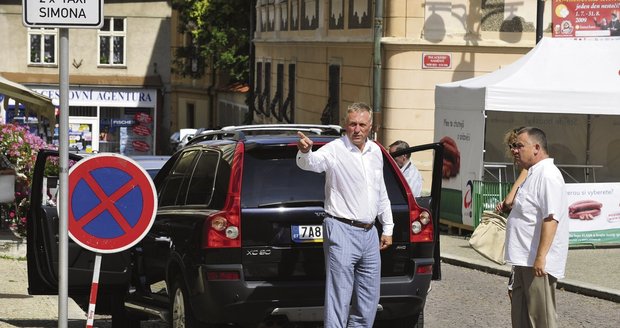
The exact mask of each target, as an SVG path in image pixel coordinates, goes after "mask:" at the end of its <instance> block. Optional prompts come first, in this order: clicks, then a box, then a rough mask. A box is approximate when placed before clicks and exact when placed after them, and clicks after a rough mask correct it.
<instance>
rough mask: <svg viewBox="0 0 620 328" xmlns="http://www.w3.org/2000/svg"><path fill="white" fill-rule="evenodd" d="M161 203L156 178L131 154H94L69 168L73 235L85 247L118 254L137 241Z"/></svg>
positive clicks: (148, 225)
mask: <svg viewBox="0 0 620 328" xmlns="http://www.w3.org/2000/svg"><path fill="white" fill-rule="evenodd" d="M156 208H157V196H156V193H155V187H154V186H153V182H152V181H151V179H150V177H149V176H148V174H147V173H146V171H145V170H144V169H143V168H142V167H140V166H139V165H138V164H137V163H135V162H134V161H133V160H131V159H130V158H128V157H125V156H122V155H118V154H100V155H95V156H92V157H89V158H87V159H84V160H81V161H79V162H78V163H76V164H75V165H74V166H73V167H71V170H70V171H69V222H68V225H69V236H70V237H71V238H72V239H73V240H74V241H75V242H76V243H78V244H79V245H81V246H82V247H84V248H86V249H89V250H91V251H94V252H99V253H116V252H120V251H123V250H125V249H127V248H129V247H131V246H133V245H135V244H136V243H138V242H139V241H140V240H141V239H142V238H143V237H144V236H145V235H146V233H147V232H148V231H149V229H150V228H151V225H152V224H153V219H154V218H155V211H156Z"/></svg>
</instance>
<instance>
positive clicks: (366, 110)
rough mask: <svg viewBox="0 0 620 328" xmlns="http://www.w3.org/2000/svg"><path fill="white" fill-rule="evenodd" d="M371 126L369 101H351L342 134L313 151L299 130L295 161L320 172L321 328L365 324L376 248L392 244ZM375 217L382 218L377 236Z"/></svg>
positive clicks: (371, 312)
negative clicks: (322, 183)
mask: <svg viewBox="0 0 620 328" xmlns="http://www.w3.org/2000/svg"><path fill="white" fill-rule="evenodd" d="M371 128H372V110H371V109H370V107H369V106H368V105H366V104H364V103H354V104H352V105H351V106H349V108H348V110H347V116H346V119H345V129H346V135H345V136H343V137H341V138H339V139H336V140H334V141H331V142H329V143H327V144H326V145H324V146H323V147H321V148H319V149H318V150H317V151H312V145H313V142H312V140H310V138H308V137H306V136H305V135H304V134H303V133H301V132H298V135H299V141H298V143H297V147H298V149H299V151H298V152H297V166H299V167H300V168H301V169H303V170H307V171H312V172H317V173H320V172H325V205H324V207H325V212H326V214H327V216H326V218H325V220H324V221H323V250H324V253H325V266H326V281H325V318H324V320H325V324H324V327H325V328H344V327H347V326H348V327H367V328H370V327H372V325H373V322H374V319H375V315H376V311H377V305H378V304H379V288H380V284H381V257H380V254H379V250H384V249H387V248H388V247H389V246H390V245H391V244H392V232H393V229H394V223H393V219H392V210H391V204H390V200H389V198H388V194H387V190H386V187H385V181H384V180H383V155H382V152H381V149H380V146H378V145H377V144H376V143H375V142H373V141H370V140H368V134H369V133H370V130H371ZM300 188H303V187H302V186H300ZM375 218H378V219H379V221H380V222H381V224H382V228H383V232H382V235H381V239H379V237H378V233H377V230H376V227H375V224H374V222H375Z"/></svg>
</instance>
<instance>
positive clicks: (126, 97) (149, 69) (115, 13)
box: [0, 0, 211, 155]
mask: <svg viewBox="0 0 620 328" xmlns="http://www.w3.org/2000/svg"><path fill="white" fill-rule="evenodd" d="M103 15H104V24H103V27H101V28H99V29H73V28H71V29H68V31H69V32H68V34H69V51H68V52H69V58H68V61H69V67H68V69H69V127H68V128H69V139H70V140H69V142H70V146H71V147H72V148H73V149H75V150H79V151H84V152H117V153H121V154H126V155H146V154H162V153H167V152H169V151H170V150H169V137H170V135H171V134H172V132H174V131H176V130H177V129H179V128H183V127H187V126H192V125H193V126H197V127H198V126H206V125H208V124H210V122H209V120H210V119H211V115H210V114H209V113H210V100H209V99H210V96H209V95H208V93H207V92H206V90H207V84H206V82H205V81H209V76H208V75H207V76H206V77H204V78H199V79H198V78H194V79H192V78H185V77H182V76H180V75H177V74H175V73H174V66H173V57H174V55H175V49H176V48H177V47H179V46H182V45H183V44H184V42H185V38H184V36H183V35H180V34H179V33H178V32H177V31H178V29H177V24H178V23H177V20H176V16H175V12H174V11H173V10H172V7H171V2H170V0H141V1H140V0H130V1H120V0H106V1H105V2H104V8H103ZM0 29H1V30H2V31H6V32H5V33H4V37H3V38H0V58H3V59H5V60H2V61H0V74H1V75H2V76H4V77H5V78H7V79H9V80H11V81H14V82H18V83H21V84H23V85H25V86H27V87H29V88H31V89H32V90H34V91H36V92H38V93H40V94H42V95H44V96H47V97H49V98H51V99H52V100H53V101H55V102H57V101H58V98H59V63H60V53H59V43H60V35H59V29H55V28H29V27H25V26H24V25H23V24H22V1H20V0H8V1H3V3H2V4H0ZM3 107H6V108H3V109H4V111H5V114H4V117H3V119H4V121H5V122H13V121H14V120H15V119H16V118H21V117H26V121H28V119H27V117H28V113H23V112H20V110H19V108H20V106H19V104H14V103H7V106H3ZM54 130H56V132H54ZM57 132H58V131H57V129H53V128H50V129H48V130H46V132H45V134H47V135H46V137H48V140H51V141H52V142H57V138H56V137H57Z"/></svg>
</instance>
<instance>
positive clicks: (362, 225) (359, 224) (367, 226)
mask: <svg viewBox="0 0 620 328" xmlns="http://www.w3.org/2000/svg"><path fill="white" fill-rule="evenodd" d="M330 217H331V218H333V219H335V220H338V221H340V222H342V223H346V224H348V225H352V226H354V227H358V228H364V229H366V230H370V228H372V227H373V226H374V225H375V224H374V223H363V222H360V221H355V220H349V219H345V218H339V217H337V216H330Z"/></svg>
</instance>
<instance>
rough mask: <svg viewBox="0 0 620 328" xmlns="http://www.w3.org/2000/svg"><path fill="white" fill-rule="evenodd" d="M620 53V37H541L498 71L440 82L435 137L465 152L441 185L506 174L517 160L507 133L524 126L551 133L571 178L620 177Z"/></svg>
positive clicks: (554, 152) (553, 149)
mask: <svg viewBox="0 0 620 328" xmlns="http://www.w3.org/2000/svg"><path fill="white" fill-rule="evenodd" d="M619 54H620V39H618V38H615V39H611V38H607V39H601V40H574V39H561V38H543V39H542V40H541V41H540V42H539V43H538V44H537V45H536V47H535V48H533V49H532V50H531V51H530V52H529V53H528V54H526V55H525V56H523V57H521V58H520V59H519V60H517V61H516V62H514V63H513V64H510V65H508V66H505V67H503V68H501V69H499V70H497V71H495V72H493V73H489V74H486V75H484V76H480V77H475V78H471V79H467V80H463V81H456V82H452V83H446V84H440V85H437V86H436V89H435V140H437V141H439V140H440V139H442V138H444V137H450V138H452V139H454V140H455V143H456V145H457V147H458V150H459V152H460V163H459V164H460V165H459V170H457V172H458V173H457V174H454V172H453V175H452V176H451V177H450V178H448V179H446V180H444V183H443V185H444V188H446V189H452V190H454V191H457V190H458V194H461V191H465V190H467V188H468V182H469V181H471V180H482V178H483V176H484V177H487V176H494V177H496V178H501V177H502V176H503V177H504V179H506V172H507V171H508V172H511V171H512V168H511V164H512V163H511V158H510V157H509V156H507V155H506V151H505V150H506V149H505V146H504V144H503V136H504V134H505V132H507V131H509V130H511V129H514V128H516V127H520V126H537V127H540V128H542V129H543V130H544V131H545V132H546V134H547V138H548V141H549V152H550V155H551V157H553V158H554V159H555V163H556V164H557V165H558V166H561V168H563V170H564V173H566V174H567V175H565V179H566V180H567V182H594V181H596V182H601V181H613V182H619V181H620V57H619V56H620V55H619ZM498 168H499V171H498V170H497V169H498ZM502 168H505V169H506V168H507V170H504V172H503V173H502ZM493 170H494V171H493ZM490 171H493V172H494V173H495V174H493V175H488V173H489V172H490ZM485 172H486V173H485ZM498 174H499V176H498ZM510 178H511V177H510V175H508V177H507V179H508V180H510ZM463 194H464V192H463ZM454 196H455V197H457V196H456V195H454ZM461 199H463V198H461ZM464 221H465V220H464Z"/></svg>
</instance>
